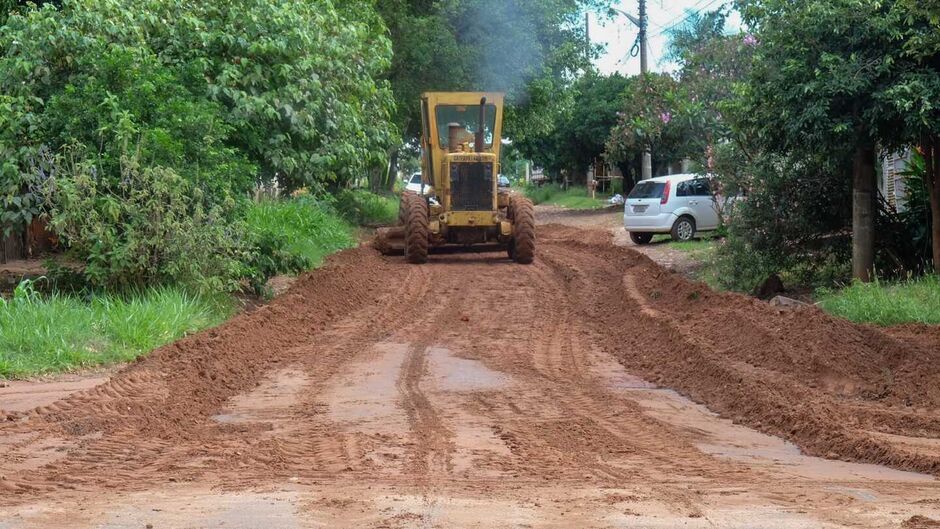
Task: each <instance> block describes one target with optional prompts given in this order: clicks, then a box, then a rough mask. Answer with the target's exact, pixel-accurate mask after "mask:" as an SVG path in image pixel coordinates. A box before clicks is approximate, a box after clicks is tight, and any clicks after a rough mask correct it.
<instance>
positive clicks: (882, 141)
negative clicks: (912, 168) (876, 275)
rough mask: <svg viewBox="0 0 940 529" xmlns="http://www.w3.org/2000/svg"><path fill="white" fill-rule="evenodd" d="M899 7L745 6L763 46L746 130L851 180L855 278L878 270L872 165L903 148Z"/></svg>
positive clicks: (762, 1) (855, 3) (772, 0)
mask: <svg viewBox="0 0 940 529" xmlns="http://www.w3.org/2000/svg"><path fill="white" fill-rule="evenodd" d="M892 4H894V2H886V1H882V0H833V1H826V2H822V1H806V2H790V1H788V0H739V1H738V7H739V8H740V10H741V12H742V15H743V18H744V20H745V22H746V23H747V24H748V25H749V26H750V28H751V29H752V30H753V31H754V38H755V39H756V42H757V47H756V53H755V59H754V64H753V70H752V72H751V75H750V78H749V83H748V85H747V87H746V89H745V90H744V93H743V95H744V98H745V102H744V107H743V113H742V124H743V126H744V127H745V129H746V132H747V133H749V134H750V135H751V136H752V137H753V138H754V139H755V140H756V142H757V143H758V144H759V145H760V146H761V147H762V148H764V149H766V150H768V151H769V152H777V153H788V152H814V151H815V152H823V153H826V154H827V155H829V156H831V157H833V158H834V159H837V160H845V162H844V163H845V164H847V165H848V166H849V167H851V174H852V189H853V191H852V196H853V208H852V209H853V214H852V227H853V236H852V245H853V249H852V263H853V275H854V276H855V277H856V278H858V279H860V280H862V281H868V280H871V279H872V277H873V272H874V259H875V251H874V248H875V247H874V243H875V229H874V223H875V215H876V211H875V199H876V191H875V162H876V159H877V152H878V148H879V147H884V148H891V147H895V146H897V143H898V139H899V138H898V137H897V136H896V135H893V134H892V133H891V131H896V130H898V129H899V128H900V127H902V124H901V123H900V122H899V115H898V113H897V112H896V107H895V103H894V102H893V101H892V99H891V97H890V95H889V94H890V91H891V89H892V88H893V87H894V86H895V85H896V83H897V81H898V73H899V70H898V68H897V61H898V59H899V52H900V49H901V47H900V46H899V45H898V42H897V41H896V40H895V38H894V30H895V24H896V19H895V18H894V17H892V16H891V6H892Z"/></svg>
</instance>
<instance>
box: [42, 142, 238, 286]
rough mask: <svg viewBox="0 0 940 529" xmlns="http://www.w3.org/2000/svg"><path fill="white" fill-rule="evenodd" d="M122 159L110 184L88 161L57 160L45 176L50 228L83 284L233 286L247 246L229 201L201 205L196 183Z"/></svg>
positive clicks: (164, 170) (201, 194) (234, 206)
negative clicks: (78, 263) (66, 249)
mask: <svg viewBox="0 0 940 529" xmlns="http://www.w3.org/2000/svg"><path fill="white" fill-rule="evenodd" d="M121 165H122V168H121V174H122V178H121V179H120V181H119V182H117V183H116V184H112V183H110V182H109V181H108V180H107V179H104V178H100V177H99V174H98V172H97V166H95V165H90V164H89V163H88V162H75V163H69V162H64V163H60V164H58V170H57V172H55V174H53V175H51V176H50V177H49V179H48V180H47V181H46V182H44V185H45V189H46V190H47V191H46V193H47V199H48V200H49V202H50V209H49V214H50V216H51V219H50V226H51V227H52V229H53V230H55V232H56V233H58V234H59V236H60V237H62V239H63V240H64V242H65V243H66V244H67V245H68V247H69V252H70V253H71V255H72V257H73V258H74V259H75V260H78V261H82V262H84V263H85V266H84V268H83V269H82V271H81V274H82V275H83V277H84V278H85V280H86V282H87V283H88V285H90V286H91V287H106V288H113V289H126V288H128V287H142V286H144V285H152V284H171V283H172V284H180V285H184V286H188V287H192V288H196V289H198V290H200V291H202V292H213V291H234V290H237V289H238V288H239V286H240V284H239V279H240V278H241V276H242V275H243V266H242V264H241V262H242V261H243V260H245V259H246V256H247V247H246V246H245V243H244V241H243V240H242V237H241V235H240V233H239V230H238V226H237V224H236V218H235V217H236V215H237V211H236V203H235V201H234V200H232V199H228V200H220V199H218V197H217V199H216V202H220V203H217V204H207V203H206V201H205V200H204V195H203V193H202V191H201V190H200V189H199V188H197V187H194V186H193V185H192V184H191V183H189V182H188V181H187V180H185V179H184V178H182V177H181V176H180V175H179V174H177V173H176V172H175V171H174V170H172V169H169V168H165V167H140V166H139V165H138V162H137V160H132V159H124V160H123V161H122V162H121Z"/></svg>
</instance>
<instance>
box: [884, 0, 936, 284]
mask: <svg viewBox="0 0 940 529" xmlns="http://www.w3.org/2000/svg"><path fill="white" fill-rule="evenodd" d="M890 16H891V18H892V22H893V24H892V26H893V30H892V34H893V36H894V40H895V42H896V44H900V45H901V51H900V57H899V60H898V61H897V64H896V69H897V70H898V71H899V73H898V75H897V80H896V82H895V83H894V86H892V87H891V88H889V89H888V90H886V99H887V100H888V101H889V102H890V103H891V104H892V105H893V106H894V109H895V111H896V113H897V114H898V120H899V121H900V122H902V123H903V124H904V127H903V138H904V141H907V142H908V143H910V144H911V145H916V146H917V147H918V150H919V151H920V152H921V153H922V154H923V158H924V165H923V169H924V170H923V175H924V184H925V186H926V188H927V195H928V199H929V203H930V213H931V214H930V219H931V225H932V226H931V230H930V233H931V247H932V261H933V269H934V271H935V272H936V273H938V274H940V103H938V101H940V0H926V1H925V0H901V1H899V2H897V3H896V4H895V5H894V6H893V7H892V10H891V12H890ZM895 134H896V132H895Z"/></svg>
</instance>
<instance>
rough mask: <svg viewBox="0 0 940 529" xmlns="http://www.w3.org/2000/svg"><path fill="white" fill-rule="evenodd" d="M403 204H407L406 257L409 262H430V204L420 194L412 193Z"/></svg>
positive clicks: (403, 197)
mask: <svg viewBox="0 0 940 529" xmlns="http://www.w3.org/2000/svg"><path fill="white" fill-rule="evenodd" d="M402 205H403V206H405V205H407V211H406V213H405V258H406V259H408V262H409V263H414V264H421V263H426V262H428V205H427V203H426V202H425V201H424V200H423V199H422V198H421V197H419V196H417V195H412V196H411V197H410V198H408V199H407V200H405V196H404V195H403V196H402Z"/></svg>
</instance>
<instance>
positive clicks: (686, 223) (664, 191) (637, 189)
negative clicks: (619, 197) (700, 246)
mask: <svg viewBox="0 0 940 529" xmlns="http://www.w3.org/2000/svg"><path fill="white" fill-rule="evenodd" d="M719 224H720V217H719V215H718V204H717V202H716V201H715V196H714V194H713V193H712V191H711V179H709V178H708V177H707V176H704V175H697V174H675V175H669V176H658V177H656V178H651V179H649V180H642V181H640V182H638V183H637V184H636V186H634V188H633V190H632V191H630V194H629V195H628V196H627V200H626V202H625V203H624V209H623V227H624V228H626V230H627V231H628V232H630V239H632V240H633V242H634V243H636V244H647V243H649V242H650V240H652V239H653V235H654V234H656V233H669V234H671V235H672V239H673V240H675V241H689V240H691V239H692V238H693V237H695V234H696V233H697V232H700V231H709V230H714V229H717V228H718V225H719Z"/></svg>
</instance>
